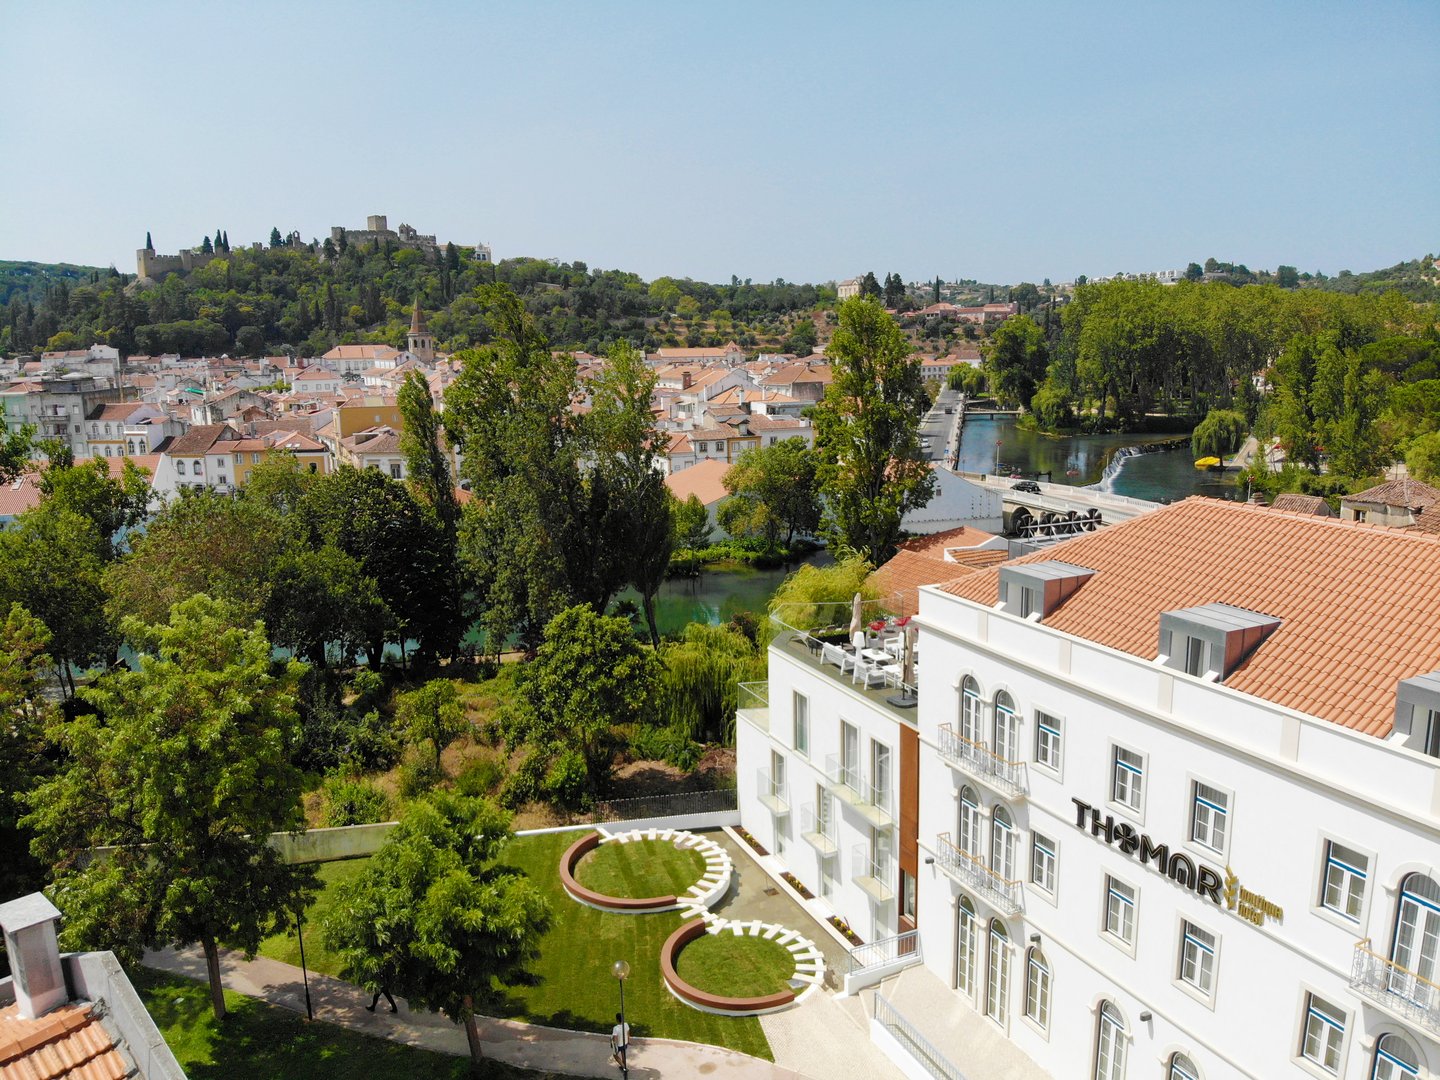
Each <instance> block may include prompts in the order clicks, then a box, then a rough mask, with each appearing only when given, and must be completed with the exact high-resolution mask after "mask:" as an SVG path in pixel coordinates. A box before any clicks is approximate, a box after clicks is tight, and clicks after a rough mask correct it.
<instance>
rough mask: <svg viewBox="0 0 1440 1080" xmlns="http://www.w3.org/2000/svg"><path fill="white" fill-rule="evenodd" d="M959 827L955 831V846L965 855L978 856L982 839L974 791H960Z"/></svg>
mask: <svg viewBox="0 0 1440 1080" xmlns="http://www.w3.org/2000/svg"><path fill="white" fill-rule="evenodd" d="M959 824H960V827H959V828H958V829H956V830H955V838H956V840H955V842H956V846H957V847H959V849H960V850H961V851H963V852H965V854H967V855H980V854H982V852H981V850H980V845H981V843H982V842H983V840H984V837H983V836H982V835H981V833H980V797H979V796H978V795H976V794H975V789H974V788H972V787H969V786H968V785H967V786H966V787H962V788H961V789H960V823H959Z"/></svg>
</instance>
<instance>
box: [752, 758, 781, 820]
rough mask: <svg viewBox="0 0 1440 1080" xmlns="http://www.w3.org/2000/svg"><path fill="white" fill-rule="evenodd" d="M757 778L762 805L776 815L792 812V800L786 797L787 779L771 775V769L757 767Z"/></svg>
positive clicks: (757, 787)
mask: <svg viewBox="0 0 1440 1080" xmlns="http://www.w3.org/2000/svg"><path fill="white" fill-rule="evenodd" d="M755 780H756V784H755V790H756V792H757V793H758V795H759V798H760V804H761V805H762V806H764V807H765V808H767V809H768V810H769V811H770V813H772V814H774V815H775V816H776V817H784V816H785V815H786V814H788V813H790V801H789V800H788V799H787V798H786V797H785V781H784V780H783V779H779V778H776V777H774V776H772V775H770V770H769V769H757V770H756V772H755Z"/></svg>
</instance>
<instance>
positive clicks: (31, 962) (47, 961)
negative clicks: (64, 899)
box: [0, 892, 69, 1020]
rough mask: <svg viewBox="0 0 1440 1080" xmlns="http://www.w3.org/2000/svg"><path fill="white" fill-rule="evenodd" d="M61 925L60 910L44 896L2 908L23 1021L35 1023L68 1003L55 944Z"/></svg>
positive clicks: (1, 922) (0, 914)
mask: <svg viewBox="0 0 1440 1080" xmlns="http://www.w3.org/2000/svg"><path fill="white" fill-rule="evenodd" d="M59 921H60V909H59V908H57V907H56V906H55V905H54V904H52V903H51V902H50V901H49V900H47V899H45V896H44V894H43V893H38V892H37V893H31V894H30V895H29V896H22V897H20V899H18V900H11V901H10V902H9V903H8V904H0V929H3V930H4V932H5V949H6V951H7V952H9V954H10V969H11V971H13V972H14V973H15V978H14V982H15V1006H16V1008H17V1009H18V1010H19V1013H20V1016H21V1018H22V1019H25V1020H35V1019H37V1018H39V1017H41V1016H44V1015H45V1014H46V1013H48V1012H49V1011H50V1010H51V1009H53V1008H55V1007H56V1006H58V1005H63V1004H65V1002H66V1001H68V1000H69V992H68V991H67V990H66V989H65V974H64V972H63V971H62V970H61V969H60V946H59V943H58V942H57V941H56V940H55V924H56V923H58V922H59Z"/></svg>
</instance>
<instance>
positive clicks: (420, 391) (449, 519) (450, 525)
mask: <svg viewBox="0 0 1440 1080" xmlns="http://www.w3.org/2000/svg"><path fill="white" fill-rule="evenodd" d="M396 404H397V405H398V406H399V408H400V417H401V420H402V424H401V431H400V452H401V453H402V454H404V455H405V475H406V479H407V480H408V482H409V485H410V490H411V491H412V492H413V493H414V495H415V497H416V499H418V500H419V501H420V503H421V504H422V505H424V506H426V507H428V508H429V509H430V511H431V513H433V514H434V515H435V517H436V519H437V520H438V521H439V522H440V525H441V527H442V528H443V529H444V530H445V533H446V535H447V537H448V538H449V541H450V543H452V544H453V543H454V542H455V527H456V523H457V522H458V521H459V519H460V507H459V504H458V503H456V501H455V479H454V477H452V476H451V475H450V455H449V453H448V452H447V451H446V447H445V445H444V436H443V435H442V434H441V430H440V414H439V413H437V412H436V411H435V403H434V400H433V399H432V398H431V396H430V383H429V382H428V381H427V380H426V378H425V376H424V375H422V374H421V373H420V372H418V371H412V372H410V373H409V374H408V375H406V376H405V381H404V382H403V383H401V384H400V391H399V393H398V395H397V396H396Z"/></svg>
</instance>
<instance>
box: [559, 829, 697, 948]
mask: <svg viewBox="0 0 1440 1080" xmlns="http://www.w3.org/2000/svg"><path fill="white" fill-rule="evenodd" d="M600 841H601V836H600V834H599V833H596V832H592V833H587V834H586V835H585V836H583V837H581V838H580V839H579V840H576V841H575V843H573V844H571V845H570V846H569V847H568V848H567V849H566V850H565V854H564V855H562V856H561V857H560V884H561V885H563V886H564V887H565V891H566V892H567V893H569V894H570V895H571V897H573V898H574V899H576V900H578V901H580V903H582V904H588V905H589V906H590V907H593V908H599V909H600V910H601V911H629V912H635V911H668V910H670V909H672V908H675V907H678V906H679V903H680V902H679V900H678V899H677V898H676V897H674V896H640V897H636V896H606V895H605V894H604V893H598V892H596V891H595V890H594V889H587V888H586V887H585V886H584V885H581V884H580V882H578V881H576V880H575V867H576V866H577V865H578V864H579V862H580V860H581V859H582V858H583V857H584V856H585V855H587V854H589V853H590V852H592V851H594V850H595V849H596V848H597V847H599V846H600ZM702 925H703V924H702Z"/></svg>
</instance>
